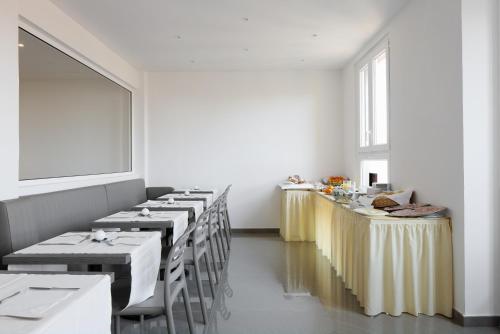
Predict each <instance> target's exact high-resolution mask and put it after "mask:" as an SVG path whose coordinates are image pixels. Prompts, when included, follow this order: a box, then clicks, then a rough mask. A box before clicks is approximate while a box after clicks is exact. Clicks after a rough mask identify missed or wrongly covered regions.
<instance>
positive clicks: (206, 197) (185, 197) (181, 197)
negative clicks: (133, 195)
mask: <svg viewBox="0 0 500 334" xmlns="http://www.w3.org/2000/svg"><path fill="white" fill-rule="evenodd" d="M170 198H173V199H174V201H202V202H203V209H206V208H208V207H209V206H210V205H212V203H213V195H212V194H194V193H191V192H189V194H186V193H185V192H184V193H169V194H166V195H163V196H160V197H158V198H157V199H155V201H166V200H168V199H170Z"/></svg>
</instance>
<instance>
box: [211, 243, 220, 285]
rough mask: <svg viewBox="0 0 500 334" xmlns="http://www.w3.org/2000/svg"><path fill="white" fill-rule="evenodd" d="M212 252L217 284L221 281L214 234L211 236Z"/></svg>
mask: <svg viewBox="0 0 500 334" xmlns="http://www.w3.org/2000/svg"><path fill="white" fill-rule="evenodd" d="M210 254H211V255H212V261H213V265H214V271H215V282H216V283H217V284H219V283H220V276H219V266H218V265H217V258H216V257H215V245H214V239H213V237H212V236H211V237H210Z"/></svg>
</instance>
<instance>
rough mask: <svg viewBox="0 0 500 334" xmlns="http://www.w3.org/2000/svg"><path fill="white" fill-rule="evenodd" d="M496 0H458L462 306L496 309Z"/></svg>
mask: <svg viewBox="0 0 500 334" xmlns="http://www.w3.org/2000/svg"><path fill="white" fill-rule="evenodd" d="M498 7H499V6H498V1H497V0H462V36H463V41H462V52H463V124H464V127H463V128H464V139H463V142H464V198H465V200H464V219H465V233H464V236H465V240H464V245H465V247H464V249H465V287H466V289H465V300H466V304H465V306H466V307H465V311H466V313H467V314H468V315H490V314H494V315H500V286H499V282H500V256H499V254H500V243H499V240H500V225H499V224H498V217H500V209H499V207H498V203H499V198H500V196H499V185H500V182H499V180H500V178H499V168H498V167H499V157H500V151H499V148H500V146H499V144H498V143H499V139H500V138H499V137H498V125H499V115H498V100H497V99H498V93H497V92H498V39H499V32H498V28H499V20H498V11H499V8H498Z"/></svg>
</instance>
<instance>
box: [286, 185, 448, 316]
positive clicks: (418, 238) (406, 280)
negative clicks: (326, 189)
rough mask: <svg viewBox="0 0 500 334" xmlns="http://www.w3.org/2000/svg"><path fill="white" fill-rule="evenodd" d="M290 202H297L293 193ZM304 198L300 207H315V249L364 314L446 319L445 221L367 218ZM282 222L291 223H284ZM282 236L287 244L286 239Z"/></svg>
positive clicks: (317, 197) (319, 197) (315, 198)
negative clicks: (318, 250)
mask: <svg viewBox="0 0 500 334" xmlns="http://www.w3.org/2000/svg"><path fill="white" fill-rule="evenodd" d="M293 197H295V201H297V200H298V199H299V195H298V194H293ZM306 197H307V202H305V203H302V205H301V208H302V210H303V211H307V212H309V211H311V210H310V208H311V207H313V208H314V217H315V224H314V228H315V233H314V234H315V238H316V245H317V247H318V248H319V249H320V250H321V251H322V253H323V254H324V255H325V256H326V257H327V258H328V259H329V260H330V262H331V265H332V266H333V267H334V268H335V270H336V272H337V274H338V275H339V276H340V277H342V280H343V281H344V282H345V285H346V287H347V288H348V289H352V292H353V294H355V295H356V296H357V299H358V300H359V302H360V304H361V306H363V307H364V311H365V313H366V314H368V315H376V314H379V313H382V312H385V313H389V314H391V315H400V314H401V313H403V312H407V313H410V314H414V315H418V314H419V313H423V314H427V315H434V314H436V313H439V314H443V315H445V316H448V317H451V313H452V306H453V273H452V241H451V240H452V239H451V227H450V221H449V219H448V218H427V219H423V218H418V219H408V218H404V219H400V218H390V217H366V216H362V215H360V214H357V213H355V212H353V211H352V210H350V209H348V208H345V207H343V206H342V205H340V204H337V203H334V202H333V201H331V200H330V199H329V198H327V197H326V196H324V195H322V194H319V193H314V192H308V195H306ZM311 198H312V199H313V200H312V201H311ZM286 203H287V204H289V205H292V204H294V203H295V202H294V201H287V202H286ZM304 206H308V209H307V210H306V209H305V208H304ZM285 211H286V212H288V213H293V212H295V210H293V209H287V210H285ZM299 221H300V220H299ZM286 222H289V223H293V222H296V220H295V219H293V218H289V219H288V220H287V221H286ZM301 223H302V224H303V223H304V221H301ZM282 228H283V222H282ZM285 228H286V229H287V230H294V229H293V228H291V227H290V226H285ZM301 229H302V230H306V229H307V228H306V227H304V226H301ZM282 235H283V236H284V239H285V240H287V238H285V236H287V235H289V234H288V233H286V232H285V233H283V232H282ZM303 240H307V241H310V239H303Z"/></svg>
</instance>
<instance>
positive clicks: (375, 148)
mask: <svg viewBox="0 0 500 334" xmlns="http://www.w3.org/2000/svg"><path fill="white" fill-rule="evenodd" d="M384 50H385V51H386V59H387V143H386V144H382V145H373V144H372V143H373V104H372V101H373V67H372V61H373V59H375V58H376V57H377V56H378V55H380V54H381V53H382V52H383V51H384ZM390 64H391V62H390V48H389V40H388V38H387V37H385V38H384V39H382V40H381V41H380V42H378V43H377V45H376V46H375V47H373V48H372V49H370V50H369V51H368V52H367V53H366V54H365V55H364V56H363V57H362V58H361V59H360V60H359V61H358V62H357V65H356V66H355V76H356V94H355V95H356V119H357V122H356V123H357V125H356V129H357V131H356V133H357V141H356V143H357V147H358V151H359V152H380V151H386V152H388V151H389V149H390V138H391V135H390V133H391V131H390V130H391V129H390V126H389V125H390V116H391V107H390V86H391V83H390V75H389V74H390ZM365 66H368V94H369V95H368V96H369V101H370V103H369V109H370V110H369V113H368V114H369V121H368V123H369V128H370V129H369V143H370V145H369V146H364V147H361V140H360V138H361V133H360V103H359V102H360V101H359V100H360V94H359V85H360V81H359V71H360V70H361V69H362V68H363V67H365Z"/></svg>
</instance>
